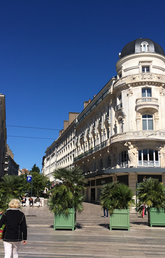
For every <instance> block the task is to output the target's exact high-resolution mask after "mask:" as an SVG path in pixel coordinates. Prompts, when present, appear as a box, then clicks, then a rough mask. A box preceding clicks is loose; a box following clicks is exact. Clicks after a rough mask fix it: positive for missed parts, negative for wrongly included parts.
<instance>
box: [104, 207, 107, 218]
mask: <svg viewBox="0 0 165 258" xmlns="http://www.w3.org/2000/svg"><path fill="white" fill-rule="evenodd" d="M103 210H104V217H108V209H106V208H105V207H104V208H103Z"/></svg>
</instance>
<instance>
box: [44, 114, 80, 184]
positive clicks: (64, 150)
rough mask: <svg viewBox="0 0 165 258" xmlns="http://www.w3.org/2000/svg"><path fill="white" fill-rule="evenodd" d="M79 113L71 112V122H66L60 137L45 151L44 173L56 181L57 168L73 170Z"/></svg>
mask: <svg viewBox="0 0 165 258" xmlns="http://www.w3.org/2000/svg"><path fill="white" fill-rule="evenodd" d="M78 114H79V113H74V112H69V120H64V128H63V130H61V131H60V132H59V137H58V139H57V140H55V141H54V142H53V143H52V144H51V145H50V146H49V147H48V148H47V149H46V151H45V153H46V154H45V156H44V157H43V159H42V173H43V174H44V175H46V176H48V177H49V180H50V181H54V177H53V172H54V170H55V169H57V168H61V167H66V168H71V167H73V165H74V155H75V137H76V135H75V118H76V116H77V115H78Z"/></svg>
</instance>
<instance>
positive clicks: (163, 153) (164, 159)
mask: <svg viewBox="0 0 165 258" xmlns="http://www.w3.org/2000/svg"><path fill="white" fill-rule="evenodd" d="M159 150H160V157H161V167H162V168H164V167H165V145H162V146H161V147H160V148H159Z"/></svg>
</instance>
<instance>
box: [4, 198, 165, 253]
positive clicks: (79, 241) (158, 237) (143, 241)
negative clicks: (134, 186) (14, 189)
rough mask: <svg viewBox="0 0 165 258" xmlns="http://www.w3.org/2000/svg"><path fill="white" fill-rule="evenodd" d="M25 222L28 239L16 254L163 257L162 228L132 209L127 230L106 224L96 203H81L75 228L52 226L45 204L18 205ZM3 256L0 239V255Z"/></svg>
mask: <svg viewBox="0 0 165 258" xmlns="http://www.w3.org/2000/svg"><path fill="white" fill-rule="evenodd" d="M22 210H23V212H25V214H26V219H27V225H28V242H27V244H26V245H25V246H23V245H21V248H20V251H19V258H23V257H24V258H25V257H27V258H28V257H31V258H36V257H40V258H49V257H55V258H57V257H58V258H92V257H96V258H103V257H114V258H119V257H125V258H127V257H136V258H143V257H148V258H149V257H158V258H159V257H163V258H164V257H165V228H163V227H160V228H158V227H153V228H150V227H148V225H147V216H145V218H144V219H142V218H141V217H140V215H139V214H138V213H136V212H135V211H133V212H131V214H130V224H131V227H130V231H126V230H112V231H110V230H109V228H108V224H109V218H104V217H103V211H102V209H101V207H100V205H97V204H91V203H84V211H83V212H82V213H81V214H77V228H76V230H75V231H71V230H56V231H54V229H53V214H51V213H50V212H49V210H48V208H47V207H40V208H37V207H33V208H30V207H25V208H22ZM2 257H4V253H3V241H0V258H2Z"/></svg>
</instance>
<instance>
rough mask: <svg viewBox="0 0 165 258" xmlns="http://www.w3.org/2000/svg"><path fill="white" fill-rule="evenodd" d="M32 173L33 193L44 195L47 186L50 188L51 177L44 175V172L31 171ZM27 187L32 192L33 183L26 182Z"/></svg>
mask: <svg viewBox="0 0 165 258" xmlns="http://www.w3.org/2000/svg"><path fill="white" fill-rule="evenodd" d="M30 175H32V178H33V179H32V180H33V195H34V196H42V194H43V191H44V189H45V187H46V188H48V189H49V188H50V185H51V183H50V181H49V179H48V178H47V176H44V174H40V173H38V172H30ZM26 189H27V190H28V191H29V192H31V183H27V184H26Z"/></svg>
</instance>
